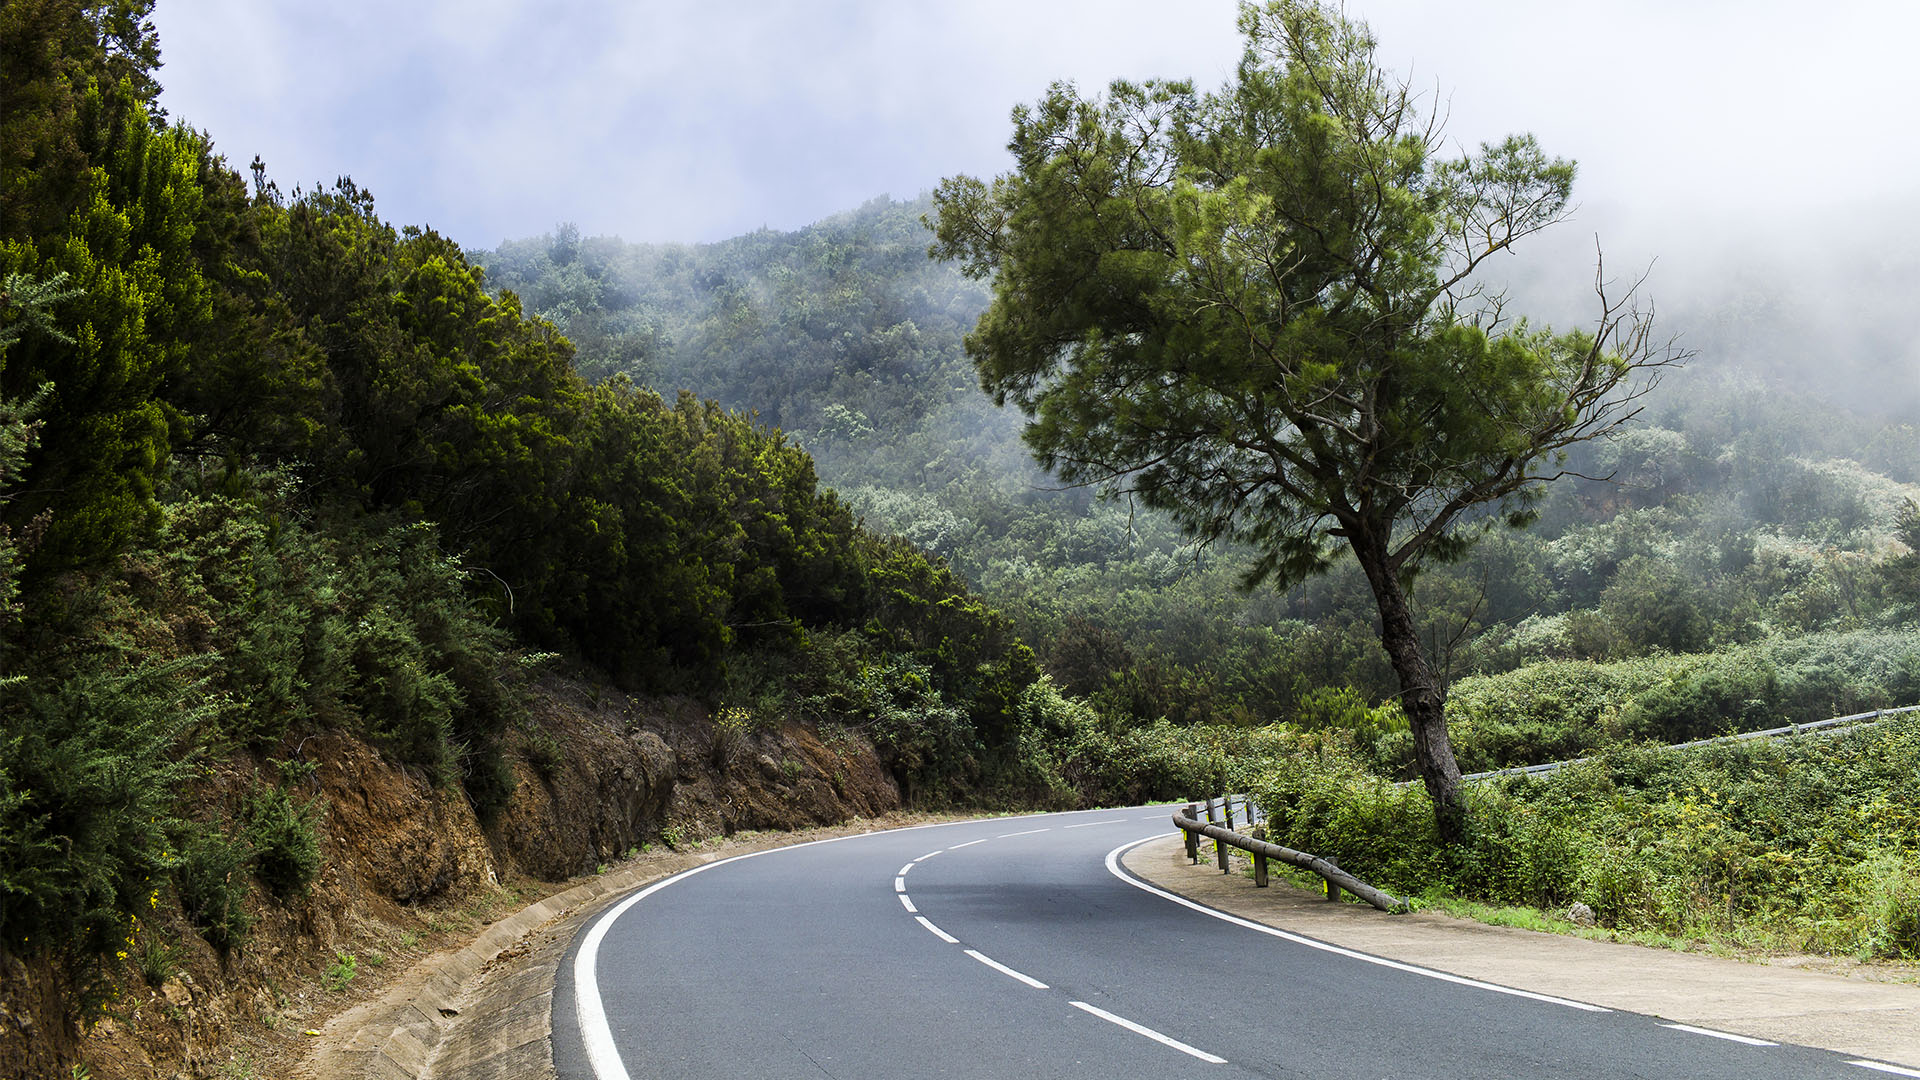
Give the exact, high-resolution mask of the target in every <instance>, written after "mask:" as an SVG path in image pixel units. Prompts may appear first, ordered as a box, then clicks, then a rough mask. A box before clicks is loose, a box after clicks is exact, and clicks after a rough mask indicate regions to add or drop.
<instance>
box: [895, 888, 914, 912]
mask: <svg viewBox="0 0 1920 1080" xmlns="http://www.w3.org/2000/svg"><path fill="white" fill-rule="evenodd" d="M895 895H896V896H898V897H900V906H901V907H904V908H906V909H907V914H909V915H911V914H913V913H914V912H917V911H919V910H920V909H919V908H917V907H914V906H913V897H911V896H908V895H907V894H906V893H896V894H895Z"/></svg>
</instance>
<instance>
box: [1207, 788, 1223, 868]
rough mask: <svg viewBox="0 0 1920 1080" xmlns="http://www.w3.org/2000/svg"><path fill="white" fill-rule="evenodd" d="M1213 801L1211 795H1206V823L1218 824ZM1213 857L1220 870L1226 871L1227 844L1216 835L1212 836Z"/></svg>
mask: <svg viewBox="0 0 1920 1080" xmlns="http://www.w3.org/2000/svg"><path fill="white" fill-rule="evenodd" d="M1213 803H1214V800H1213V797H1212V796H1208V797H1207V824H1209V825H1218V824H1220V819H1219V818H1217V817H1214V816H1213ZM1213 857H1214V859H1215V860H1217V861H1218V862H1219V864H1220V872H1221V873H1223V874H1224V873H1226V872H1227V845H1226V844H1225V843H1224V842H1222V841H1221V839H1220V838H1219V837H1217V836H1216V837H1214V839H1213Z"/></svg>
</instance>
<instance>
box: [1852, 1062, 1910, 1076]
mask: <svg viewBox="0 0 1920 1080" xmlns="http://www.w3.org/2000/svg"><path fill="white" fill-rule="evenodd" d="M1847 1064H1849V1065H1858V1066H1860V1067H1861V1068H1863V1069H1872V1070H1873V1071H1874V1072H1883V1073H1888V1074H1890V1075H1893V1076H1920V1069H1903V1068H1901V1067H1900V1066H1898V1065H1888V1064H1886V1063H1884V1062H1879V1061H1866V1060H1861V1061H1849V1062H1847Z"/></svg>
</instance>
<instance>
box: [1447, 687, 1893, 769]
mask: <svg viewBox="0 0 1920 1080" xmlns="http://www.w3.org/2000/svg"><path fill="white" fill-rule="evenodd" d="M1910 712H1920V705H1902V706H1900V707H1899V708H1897V709H1875V710H1873V711H1872V712H1863V713H1854V714H1853V715H1851V716H1836V717H1833V718H1832V719H1830V720H1815V721H1814V722H1813V723H1811V724H1788V725H1787V726H1785V727H1777V728H1768V729H1766V730H1765V731H1743V732H1741V733H1740V734H1738V735H1718V736H1715V737H1714V738H1711V739H1695V740H1693V741H1692V742H1683V743H1674V744H1673V745H1671V746H1668V747H1666V749H1668V750H1692V749H1694V748H1696V747H1701V746H1713V745H1715V744H1718V743H1732V742H1745V741H1747V740H1749V739H1782V738H1787V739H1790V738H1793V737H1794V736H1796V735H1832V734H1837V733H1838V730H1839V729H1842V728H1853V727H1870V726H1872V725H1874V724H1877V723H1879V722H1880V721H1882V720H1885V719H1886V718H1887V717H1889V716H1898V715H1900V714H1902V713H1910ZM1592 760H1593V759H1592V758H1590V757H1581V758H1573V759H1572V760H1569V761H1546V762H1542V763H1540V764H1538V765H1516V766H1514V767H1513V768H1510V769H1494V770H1492V771H1491V772H1477V773H1468V774H1467V775H1465V776H1462V777H1461V778H1460V779H1462V780H1488V779H1491V778H1493V777H1496V776H1540V775H1543V774H1545V773H1550V772H1554V771H1556V770H1558V769H1562V768H1565V767H1566V766H1568V765H1579V764H1581V763H1583V762H1587V761H1592Z"/></svg>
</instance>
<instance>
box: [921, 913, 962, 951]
mask: <svg viewBox="0 0 1920 1080" xmlns="http://www.w3.org/2000/svg"><path fill="white" fill-rule="evenodd" d="M913 921H914V922H917V923H919V924H920V925H921V926H924V927H926V928H927V932H928V933H930V934H932V935H933V936H934V937H937V938H939V939H940V940H941V941H944V942H946V943H947V944H949V945H958V944H960V939H959V938H957V937H954V936H953V935H952V934H949V933H947V932H946V931H945V930H942V929H940V928H939V927H937V926H935V925H933V924H932V923H930V922H928V921H927V917H926V916H925V915H915V916H914V917H913Z"/></svg>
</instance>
